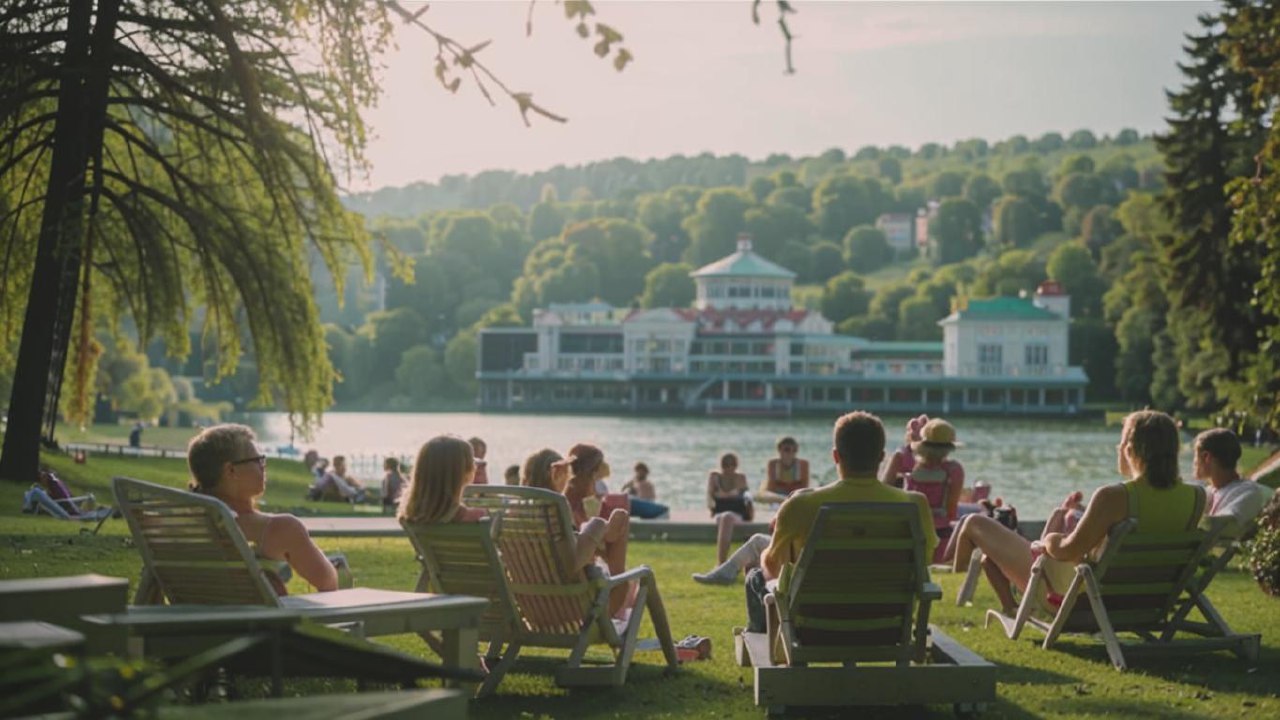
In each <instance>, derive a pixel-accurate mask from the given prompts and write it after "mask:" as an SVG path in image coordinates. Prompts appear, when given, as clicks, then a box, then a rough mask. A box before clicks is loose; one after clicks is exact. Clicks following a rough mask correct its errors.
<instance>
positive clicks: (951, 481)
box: [947, 461, 964, 520]
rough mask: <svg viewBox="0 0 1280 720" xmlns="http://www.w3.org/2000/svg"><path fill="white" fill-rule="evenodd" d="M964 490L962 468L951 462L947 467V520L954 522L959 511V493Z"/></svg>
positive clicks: (958, 464)
mask: <svg viewBox="0 0 1280 720" xmlns="http://www.w3.org/2000/svg"><path fill="white" fill-rule="evenodd" d="M963 490H964V467H963V466H961V465H960V463H958V462H954V461H952V462H951V463H950V464H949V465H948V467H947V519H948V520H955V519H956V516H957V515H958V514H959V511H960V493H961V492H962V491H963Z"/></svg>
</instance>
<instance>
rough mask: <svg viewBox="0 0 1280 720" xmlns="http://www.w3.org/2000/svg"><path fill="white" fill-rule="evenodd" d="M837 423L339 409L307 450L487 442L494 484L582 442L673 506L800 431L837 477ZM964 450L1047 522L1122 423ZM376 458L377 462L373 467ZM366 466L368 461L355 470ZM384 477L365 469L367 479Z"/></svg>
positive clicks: (1108, 457) (973, 438) (989, 428)
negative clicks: (717, 471)
mask: <svg viewBox="0 0 1280 720" xmlns="http://www.w3.org/2000/svg"><path fill="white" fill-rule="evenodd" d="M833 420H834V418H829V419H822V418H816V417H813V418H794V419H763V418H760V419H756V418H747V419H738V418H652V417H598V416H570V415H547V416H536V415H490V414H484V415H482V414H479V413H436V414H431V413H420V414H414V413H403V414H398V413H331V414H328V415H326V416H325V425H324V427H323V428H321V429H320V431H319V432H318V433H317V434H316V436H315V438H314V439H313V441H312V442H311V443H302V442H299V446H300V447H301V448H304V449H305V448H310V447H314V448H316V449H317V450H319V451H320V453H321V454H322V455H324V456H326V457H332V456H333V455H334V454H345V455H348V456H353V457H355V458H360V457H365V458H367V459H368V463H367V467H369V468H376V467H380V460H378V458H381V457H382V456H386V455H397V456H407V457H409V458H412V457H413V455H414V454H416V452H417V450H418V448H419V447H420V446H421V445H422V443H423V442H424V441H426V439H427V438H430V437H431V436H433V435H437V434H440V433H454V434H457V435H461V436H463V437H470V436H472V435H479V436H480V437H482V438H484V440H485V441H486V442H487V443H488V445H489V477H490V479H491V480H495V481H498V482H501V478H502V471H503V469H504V468H506V466H507V465H511V464H518V463H521V462H523V460H524V458H525V456H527V455H528V454H529V453H532V452H534V451H536V450H539V449H541V448H543V447H550V448H553V449H555V450H557V451H559V452H562V453H563V452H564V451H565V450H567V449H568V448H569V447H570V446H571V445H573V444H574V443H576V442H590V443H595V444H597V445H599V446H600V447H601V448H603V449H604V451H605V456H606V457H607V458H608V459H609V462H610V464H611V465H612V466H613V470H614V477H613V478H611V479H610V485H611V486H612V487H613V488H615V489H616V488H618V487H621V485H622V483H624V482H626V480H627V479H628V478H629V477H630V473H631V466H632V464H634V463H635V462H636V461H638V460H643V461H644V462H645V463H647V464H648V465H649V467H650V469H651V470H652V475H651V477H652V479H653V481H654V482H655V483H656V484H657V486H658V494H659V499H660V500H661V501H662V502H664V503H668V504H670V505H672V506H673V507H676V508H684V509H700V508H702V507H703V492H704V489H705V483H706V477H707V472H708V471H709V470H711V469H712V468H713V467H714V466H715V464H716V460H717V458H718V457H719V455H720V454H721V453H723V452H727V451H732V452H735V453H737V454H738V456H739V458H740V459H741V468H742V471H743V472H745V473H746V474H747V479H748V480H749V481H750V482H751V485H752V487H753V488H755V487H758V486H759V484H760V481H761V479H762V477H763V473H764V467H765V462H766V461H767V460H768V459H769V458H770V457H773V448H774V444H775V443H776V441H777V439H778V438H779V437H781V436H783V435H792V436H794V437H795V438H796V439H797V440H799V442H800V455H801V457H804V458H808V460H809V461H810V463H811V465H812V470H813V476H814V477H815V478H816V479H817V480H818V481H819V482H823V483H826V482H831V481H832V480H834V479H835V468H834V465H833V463H832V462H831V424H832V421H833ZM884 420H885V423H886V426H887V428H888V431H889V445H890V450H892V448H894V447H897V446H898V445H899V444H901V442H902V430H903V427H904V425H905V423H906V420H907V418H905V417H885V418H884ZM246 421H247V422H248V423H249V424H251V425H253V426H254V427H255V428H256V429H257V430H258V432H259V434H260V435H261V438H262V440H263V442H264V444H266V445H271V446H275V445H287V444H288V443H289V424H288V420H287V417H286V416H285V415H282V414H278V413H265V414H254V415H250V416H249V417H248V418H246ZM953 422H954V423H955V425H956V428H957V431H958V436H959V440H960V441H961V442H962V443H963V444H964V447H962V448H960V449H958V450H957V451H956V453H955V455H954V457H955V458H956V459H957V460H959V461H960V462H961V463H962V464H963V465H964V468H965V473H966V476H967V479H968V483H969V484H972V483H973V482H974V481H976V480H979V479H981V480H985V481H987V482H988V483H990V484H991V485H992V486H993V490H994V493H993V494H995V495H1001V496H1004V497H1005V498H1007V499H1009V500H1011V501H1012V502H1013V503H1014V504H1015V505H1017V507H1018V510H1019V514H1020V515H1021V516H1022V517H1024V518H1043V517H1045V515H1047V514H1048V512H1049V510H1050V509H1051V508H1052V507H1053V506H1054V505H1056V504H1057V503H1058V502H1059V501H1060V500H1061V499H1062V497H1063V496H1064V495H1065V494H1066V493H1068V492H1070V491H1071V490H1075V489H1081V490H1084V491H1085V492H1086V495H1087V494H1088V492H1090V491H1091V490H1092V489H1094V488H1097V487H1099V486H1101V485H1104V484H1107V483H1113V482H1117V481H1118V480H1119V479H1120V478H1119V477H1118V476H1117V475H1116V470H1115V466H1116V462H1115V445H1116V440H1117V438H1118V437H1119V432H1120V431H1119V428H1108V427H1105V426H1104V425H1103V423H1102V420H1100V419H1097V420H1062V421H1059V420H1044V419H1022V418H1019V419H999V418H966V417H958V418H954V419H953ZM375 463H377V464H375ZM357 466H359V467H364V466H366V464H365V463H357ZM1181 470H1182V473H1183V477H1184V478H1185V477H1188V476H1189V474H1190V472H1191V457H1190V450H1189V448H1188V447H1187V446H1186V444H1184V448H1183V457H1182V461H1181ZM376 472H377V471H376V470H372V469H371V470H368V471H366V472H365V473H364V474H366V475H369V477H370V479H372V477H373V476H374V474H375V473H376Z"/></svg>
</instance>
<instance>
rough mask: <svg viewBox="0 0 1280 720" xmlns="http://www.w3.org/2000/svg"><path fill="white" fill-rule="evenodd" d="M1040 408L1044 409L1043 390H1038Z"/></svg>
mask: <svg viewBox="0 0 1280 720" xmlns="http://www.w3.org/2000/svg"><path fill="white" fill-rule="evenodd" d="M1039 405H1040V407H1044V388H1040V403H1039Z"/></svg>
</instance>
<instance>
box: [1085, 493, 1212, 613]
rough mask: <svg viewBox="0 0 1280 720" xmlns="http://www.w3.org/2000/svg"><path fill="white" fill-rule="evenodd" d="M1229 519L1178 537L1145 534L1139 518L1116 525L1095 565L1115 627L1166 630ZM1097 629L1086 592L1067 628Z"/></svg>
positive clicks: (1179, 533) (1094, 572) (1170, 534)
mask: <svg viewBox="0 0 1280 720" xmlns="http://www.w3.org/2000/svg"><path fill="white" fill-rule="evenodd" d="M1227 521H1228V518H1211V519H1210V521H1209V529H1208V530H1203V529H1199V528H1197V529H1192V530H1185V531H1180V532H1172V533H1149V534H1148V533H1140V532H1138V531H1137V530H1138V521H1137V520H1136V519H1133V518H1130V519H1128V520H1125V521H1124V522H1121V523H1117V524H1116V525H1115V526H1114V527H1112V528H1111V530H1110V532H1109V533H1108V536H1107V546H1106V549H1105V550H1104V551H1103V553H1102V556H1101V557H1099V558H1098V560H1097V561H1096V562H1094V563H1092V564H1091V568H1092V572H1093V575H1094V578H1095V579H1096V580H1097V582H1098V587H1099V589H1100V590H1101V593H1102V601H1103V603H1104V604H1105V605H1106V611H1107V618H1108V620H1109V621H1110V622H1111V625H1112V627H1113V628H1114V629H1115V630H1116V631H1117V632H1120V631H1152V630H1158V629H1162V628H1163V627H1164V626H1165V625H1166V623H1167V622H1168V620H1169V615H1170V613H1171V612H1172V611H1173V609H1174V608H1175V607H1176V606H1177V602H1178V599H1179V597H1181V595H1182V593H1183V592H1184V591H1185V590H1186V588H1187V585H1188V583H1190V582H1191V581H1192V580H1193V579H1194V578H1195V576H1196V572H1197V570H1198V569H1199V566H1200V561H1201V559H1202V558H1204V557H1205V555H1206V554H1207V553H1208V552H1209V551H1210V550H1212V549H1213V547H1214V544H1215V543H1216V542H1217V541H1218V537H1219V535H1221V533H1222V532H1223V530H1224V529H1225V528H1226V527H1227V526H1228V522H1227ZM1096 627H1097V622H1096V619H1095V617H1094V615H1093V612H1092V610H1091V609H1090V606H1089V601H1088V597H1087V596H1086V595H1084V594H1081V595H1080V597H1079V598H1078V600H1077V602H1076V604H1075V606H1074V608H1072V610H1071V615H1070V616H1069V617H1068V618H1066V620H1065V624H1064V625H1063V629H1064V630H1067V631H1092V630H1093V629H1094V628H1096Z"/></svg>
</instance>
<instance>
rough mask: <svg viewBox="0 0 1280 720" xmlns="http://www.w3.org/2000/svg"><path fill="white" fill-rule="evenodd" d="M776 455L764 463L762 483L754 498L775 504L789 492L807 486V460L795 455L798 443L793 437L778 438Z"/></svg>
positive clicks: (797, 451)
mask: <svg viewBox="0 0 1280 720" xmlns="http://www.w3.org/2000/svg"><path fill="white" fill-rule="evenodd" d="M777 449H778V457H776V458H773V459H772V460H770V461H769V463H768V464H767V465H765V470H764V485H762V486H761V488H760V492H758V493H756V495H755V497H754V498H753V499H754V500H756V501H758V502H762V503H769V504H771V505H776V504H778V503H780V502H782V501H783V500H786V499H787V496H789V495H790V494H791V493H793V492H795V491H797V490H803V489H804V488H807V487H809V461H808V460H803V459H801V458H799V457H797V454H798V453H799V452H800V443H798V442H796V439H795V438H793V437H784V438H782V439H780V440H778V444H777Z"/></svg>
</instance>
